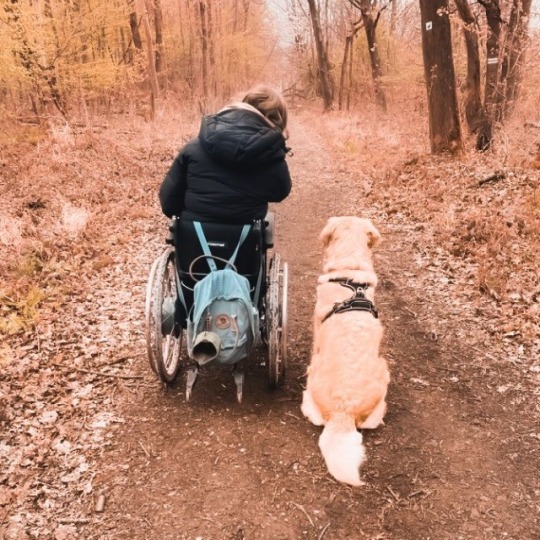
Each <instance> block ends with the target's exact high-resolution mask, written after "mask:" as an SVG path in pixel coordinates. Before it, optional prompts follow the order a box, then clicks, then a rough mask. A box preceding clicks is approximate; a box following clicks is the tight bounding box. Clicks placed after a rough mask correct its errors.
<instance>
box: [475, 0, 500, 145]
mask: <svg viewBox="0 0 540 540" xmlns="http://www.w3.org/2000/svg"><path fill="white" fill-rule="evenodd" d="M478 1H479V3H480V4H482V6H483V7H484V9H485V10H486V19H487V25H488V37H487V45H486V47H487V64H486V86H485V91H484V94H485V97H484V116H483V119H482V124H481V126H480V129H479V132H478V137H477V140H476V148H477V149H478V150H481V151H484V150H487V149H488V148H489V147H490V146H491V142H492V139H493V125H494V122H495V112H496V105H497V87H498V73H499V46H500V38H501V26H502V17H501V8H500V6H499V0H478Z"/></svg>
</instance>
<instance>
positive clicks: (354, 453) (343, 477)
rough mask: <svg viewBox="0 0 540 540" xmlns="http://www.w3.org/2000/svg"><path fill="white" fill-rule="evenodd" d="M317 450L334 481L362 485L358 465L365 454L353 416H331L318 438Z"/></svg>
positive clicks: (342, 414)
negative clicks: (319, 451)
mask: <svg viewBox="0 0 540 540" xmlns="http://www.w3.org/2000/svg"><path fill="white" fill-rule="evenodd" d="M319 448H320V449H321V452H322V455H323V457H324V461H325V462H326V467H327V468H328V471H329V472H330V474H331V475H332V476H333V477H334V478H335V479H336V480H339V481H340V482H344V483H345V484H351V485H352V486H361V485H363V482H362V481H361V480H360V465H361V464H362V463H363V461H364V459H365V455H366V454H365V450H364V446H363V445H362V434H361V433H360V432H358V431H357V430H356V423H355V420H354V417H353V416H350V415H348V414H345V413H341V414H337V415H335V416H333V417H332V418H331V419H330V420H329V421H328V422H327V423H326V426H325V427H324V430H323V432H322V433H321V436H320V437H319Z"/></svg>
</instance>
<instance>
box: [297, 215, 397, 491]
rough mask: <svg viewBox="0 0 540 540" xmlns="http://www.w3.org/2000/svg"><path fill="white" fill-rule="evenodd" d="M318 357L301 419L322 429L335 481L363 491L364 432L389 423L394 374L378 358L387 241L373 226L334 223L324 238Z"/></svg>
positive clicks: (349, 219)
mask: <svg viewBox="0 0 540 540" xmlns="http://www.w3.org/2000/svg"><path fill="white" fill-rule="evenodd" d="M320 238H321V240H322V242H323V250H324V254H323V273H322V275H321V276H320V277H319V280H318V286H317V301H316V305H315V315H314V328H313V355H312V358H311V363H310V366H309V368H308V377H307V386H306V390H305V391H304V394H303V400H302V413H303V414H304V415H305V416H306V417H307V418H308V419H309V420H310V421H311V422H312V423H313V424H315V425H317V426H320V425H324V430H323V432H322V434H321V436H320V438H319V447H320V449H321V452H322V455H323V457H324V460H325V462H326V466H327V468H328V471H329V472H330V474H331V475H332V476H333V477H334V478H336V479H337V480H339V481H340V482H345V483H347V484H351V485H353V486H360V485H362V482H361V481H360V465H361V464H362V462H363V461H364V459H365V450H364V447H363V445H362V434H361V433H360V432H358V431H357V429H358V428H362V429H375V428H376V427H377V426H379V425H380V424H382V423H383V416H384V414H385V412H386V401H385V398H386V391H387V387H388V383H389V381H390V375H389V372H388V366H387V364H386V361H385V360H384V358H381V357H380V356H379V346H380V343H381V339H382V335H383V327H382V325H381V323H380V321H379V319H378V314H377V311H376V308H375V306H374V302H375V287H376V285H377V276H376V274H375V272H374V270H373V264H372V257H371V249H372V248H373V247H374V246H375V245H376V244H377V243H378V242H379V241H380V239H381V235H380V234H379V231H378V230H377V229H376V228H375V226H374V225H373V223H372V222H371V221H370V220H369V219H363V218H359V217H355V216H344V217H332V218H330V219H329V220H328V222H327V224H326V226H325V227H324V229H323V231H322V233H321V236H320Z"/></svg>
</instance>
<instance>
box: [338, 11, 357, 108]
mask: <svg viewBox="0 0 540 540" xmlns="http://www.w3.org/2000/svg"><path fill="white" fill-rule="evenodd" d="M362 25H363V23H362V22H361V21H357V22H356V23H353V24H352V30H351V33H350V34H349V35H348V36H346V37H345V50H344V51H343V63H342V64H341V73H340V76H339V92H338V108H339V110H340V111H341V110H342V108H343V92H344V89H345V76H346V74H347V61H348V59H349V56H350V58H351V63H352V46H353V43H354V38H355V37H356V34H357V33H358V31H359V30H360V28H362ZM349 67H350V66H349ZM350 83H351V80H350V79H349V93H350ZM347 108H348V107H347Z"/></svg>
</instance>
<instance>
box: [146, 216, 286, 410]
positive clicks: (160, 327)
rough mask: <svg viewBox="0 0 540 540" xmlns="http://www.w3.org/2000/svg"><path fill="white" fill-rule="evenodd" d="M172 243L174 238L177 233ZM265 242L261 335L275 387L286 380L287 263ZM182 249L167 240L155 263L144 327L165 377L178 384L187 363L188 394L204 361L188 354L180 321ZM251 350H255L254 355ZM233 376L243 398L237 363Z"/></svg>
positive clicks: (154, 365) (151, 357)
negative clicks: (179, 255)
mask: <svg viewBox="0 0 540 540" xmlns="http://www.w3.org/2000/svg"><path fill="white" fill-rule="evenodd" d="M271 225H273V223H271V221H266V220H265V221H263V226H264V227H268V226H271ZM171 232H172V227H171ZM167 243H169V244H173V243H174V242H173V240H172V237H170V238H169V239H168V240H167ZM263 244H264V242H263ZM261 247H262V248H263V250H262V257H263V261H262V265H261V270H260V271H261V272H264V276H263V277H264V278H265V280H266V291H265V294H264V296H263V297H262V301H261V302H260V306H258V307H261V306H262V308H263V309H260V310H259V317H260V319H259V321H260V329H261V340H260V341H261V342H262V343H263V344H264V345H265V347H266V353H267V362H266V363H267V377H268V385H269V386H270V387H271V388H275V387H279V386H281V385H282V384H283V382H284V379H285V372H286V369H287V322H288V312H287V304H288V264H287V263H286V262H285V263H282V261H281V257H280V255H279V253H276V252H273V253H272V254H271V256H270V257H268V250H269V249H270V248H271V247H273V244H264V245H263V246H261ZM180 249H181V246H173V245H170V246H167V247H166V248H165V249H164V250H163V252H162V253H161V254H160V255H159V256H158V257H157V258H156V259H155V260H154V262H153V264H152V266H151V269H150V274H149V277H148V284H147V287H146V301H145V327H146V328H145V330H146V346H147V355H148V361H149V364H150V367H151V369H152V371H153V372H154V373H155V374H156V375H157V377H158V378H159V379H160V380H161V381H162V382H163V383H165V384H168V385H171V384H173V383H174V382H175V381H176V379H177V377H178V374H179V373H180V371H181V368H182V367H183V366H185V367H187V368H188V369H187V370H186V372H187V373H186V375H187V376H186V400H189V399H190V398H191V394H192V390H193V386H194V384H195V380H196V378H197V374H198V371H199V369H200V367H199V365H198V364H197V362H196V361H195V360H194V359H193V358H190V357H189V355H188V351H187V331H186V329H185V328H182V325H181V324H179V321H178V320H177V317H176V313H175V311H176V306H177V299H178V290H177V287H178V284H179V283H180V277H179V273H178V271H177V267H176V262H175V260H176V250H180ZM252 354H253V350H252V351H251V354H250V355H249V356H251V355H252ZM249 356H248V359H249ZM241 362H243V361H241ZM233 376H234V381H235V384H236V394H237V399H238V401H239V402H240V401H241V400H242V392H243V382H244V375H243V371H242V370H241V369H240V368H239V365H238V363H237V364H235V365H234V366H233Z"/></svg>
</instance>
